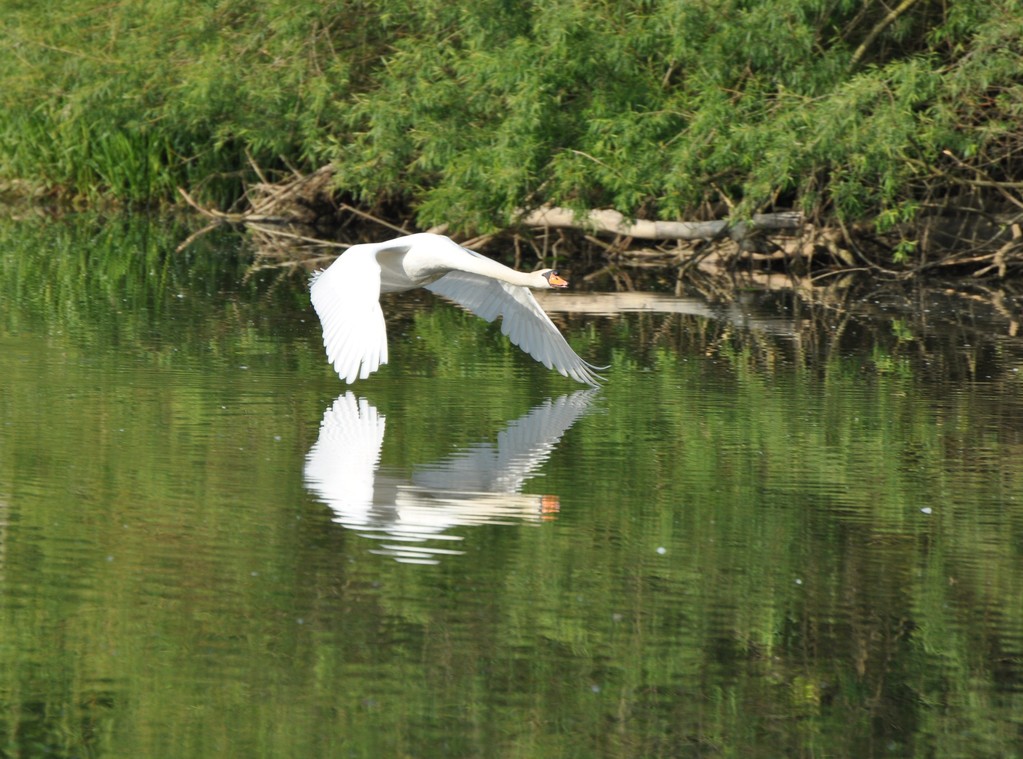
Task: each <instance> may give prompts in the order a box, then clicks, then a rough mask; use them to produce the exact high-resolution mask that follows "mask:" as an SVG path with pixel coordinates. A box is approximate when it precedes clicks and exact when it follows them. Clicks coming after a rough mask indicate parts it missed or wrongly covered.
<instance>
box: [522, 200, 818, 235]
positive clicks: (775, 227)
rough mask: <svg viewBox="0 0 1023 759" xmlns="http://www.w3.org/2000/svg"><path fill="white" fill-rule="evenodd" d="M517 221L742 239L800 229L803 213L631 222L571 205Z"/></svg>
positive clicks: (544, 209)
mask: <svg viewBox="0 0 1023 759" xmlns="http://www.w3.org/2000/svg"><path fill="white" fill-rule="evenodd" d="M520 221H521V222H522V223H523V224H525V225H527V226H531V227H560V228H570V229H581V230H585V231H590V232H594V231H595V232H609V233H611V234H616V235H622V236H623V237H633V238H636V239H640V240H716V239H719V238H721V237H729V238H731V239H732V240H736V241H741V240H744V239H746V238H748V237H750V236H751V235H753V234H755V233H757V232H762V231H767V230H772V231H785V230H801V229H802V228H803V214H801V213H799V212H798V211H786V212H782V213H761V214H754V216H753V219H752V220H751V221H748V222H747V221H738V222H732V221H729V220H727V219H722V220H718V221H651V220H648V219H636V220H635V221H630V220H629V219H628V218H626V217H625V215H624V214H621V213H619V212H618V211H614V210H611V209H600V210H594V211H588V212H586V213H583V214H577V213H576V212H575V211H573V210H571V209H570V208H561V207H558V206H541V207H540V208H537V209H535V210H532V211H529V212H528V213H525V214H523V216H522V217H521V218H520Z"/></svg>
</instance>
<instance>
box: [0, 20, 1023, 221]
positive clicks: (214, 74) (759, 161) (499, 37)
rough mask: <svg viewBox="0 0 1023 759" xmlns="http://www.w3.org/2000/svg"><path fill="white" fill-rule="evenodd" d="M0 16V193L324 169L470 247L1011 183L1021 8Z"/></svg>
mask: <svg viewBox="0 0 1023 759" xmlns="http://www.w3.org/2000/svg"><path fill="white" fill-rule="evenodd" d="M64 5H65V6H66V7H64V8H62V9H60V10H59V11H57V10H56V9H53V8H44V9H42V10H40V9H37V8H35V7H34V6H33V7H28V6H26V5H25V4H24V3H21V2H17V1H16V0H0V8H3V10H4V16H5V18H6V19H7V21H6V22H5V25H4V26H3V31H2V39H3V42H4V46H5V47H7V48H9V49H10V51H11V52H12V53H13V54H12V55H9V56H6V59H7V60H6V62H5V63H4V64H3V68H2V70H0V77H2V84H3V90H4V93H5V94H4V95H3V97H4V99H5V101H6V102H5V103H4V104H3V105H4V107H3V109H2V113H0V176H5V177H7V178H22V179H25V178H27V179H30V180H33V181H35V182H37V183H40V184H43V185H46V186H50V187H62V188H65V189H66V190H67V191H69V192H71V193H78V194H85V195H88V196H97V195H104V194H109V195H113V196H115V197H117V198H122V199H125V200H129V201H136V202H138V201H148V200H153V199H166V198H170V197H173V191H174V188H175V187H176V186H179V185H187V186H189V187H191V188H192V189H193V190H196V189H198V191H199V194H200V195H201V196H203V197H205V198H206V199H213V200H217V201H220V202H223V203H229V202H231V201H233V200H235V199H236V198H237V197H238V195H239V192H240V189H241V186H242V180H243V178H244V177H245V176H246V174H247V173H248V172H249V171H250V163H249V161H250V158H251V160H252V161H255V162H256V163H257V164H259V165H261V166H264V167H273V166H285V165H288V164H293V165H295V166H297V167H299V168H303V169H311V168H314V167H316V166H318V165H320V164H322V163H324V162H327V161H334V162H335V163H336V165H337V167H338V169H339V172H338V173H339V176H340V181H341V183H342V186H343V189H344V190H345V191H347V192H349V193H351V195H353V196H355V197H357V198H359V199H360V200H361V201H362V202H364V203H365V204H367V205H370V206H372V205H376V204H381V203H383V202H386V201H397V202H398V203H399V204H400V205H401V206H402V207H406V206H409V207H412V208H413V209H414V210H415V213H416V215H417V219H418V221H419V223H420V224H423V225H428V224H436V223H440V222H448V223H450V224H452V225H454V226H455V227H460V228H474V229H479V230H485V229H493V228H497V227H501V226H504V225H506V224H507V223H508V222H509V221H510V220H511V219H512V218H513V217H514V214H515V213H516V211H517V210H518V209H520V208H523V207H528V206H531V205H536V204H540V203H545V202H547V203H555V204H559V205H569V206H573V207H577V208H592V207H614V208H616V209H618V210H620V211H622V212H624V213H626V214H629V215H635V216H643V217H648V218H656V217H661V218H677V217H692V216H693V215H696V214H700V213H706V214H712V215H722V214H723V213H728V212H732V213H736V214H740V215H743V214H749V213H751V212H753V211H756V210H762V209H766V208H770V207H772V206H784V207H791V206H800V207H802V208H803V209H804V210H805V211H807V212H809V213H811V214H813V215H815V216H817V217H818V218H821V219H825V218H829V217H833V216H836V215H837V216H838V217H840V218H844V219H862V218H871V219H876V220H877V221H878V223H879V224H880V225H881V226H885V225H889V226H890V225H893V224H895V223H898V222H901V221H904V220H906V219H911V218H912V217H913V216H914V214H915V213H916V212H917V211H918V210H919V209H920V208H931V207H939V208H943V207H946V206H949V205H958V206H970V207H975V208H976V207H979V208H983V209H987V210H991V209H992V208H995V207H997V206H998V204H999V203H1004V202H1005V199H1004V197H1003V194H1004V193H1002V192H1001V190H1004V189H1005V188H1004V187H1002V188H995V187H994V185H995V184H997V183H998V182H1003V181H1005V180H1007V179H1011V178H1012V177H1014V176H1019V175H1020V174H1021V173H1023V172H1021V169H1023V165H1021V159H1020V156H1021V155H1023V151H1021V150H1020V148H1021V147H1023V141H1021V128H1020V126H1019V125H1020V123H1021V121H1020V116H1021V115H1023V113H1021V111H1023V105H1021V104H1023V73H1021V72H1023V31H1021V30H1023V7H1021V6H1020V4H1019V3H1017V2H1015V1H1014V0H994V2H987V1H985V2H981V0H963V1H962V2H957V3H944V4H943V3H937V2H935V1H934V0H906V2H903V3H902V4H901V5H899V6H897V10H898V11H899V12H898V13H891V12H890V8H891V6H890V5H889V4H886V3H881V2H871V3H867V4H863V3H859V2H851V0H769V2H752V1H751V0H722V1H720V2H713V3H712V2H709V1H707V0H660V1H657V0H629V1H627V2H615V3H610V2H606V1H604V0H571V1H569V0H556V1H554V2H544V3H540V2H529V1H528V0H523V1H521V2H513V0H484V1H482V2H481V1H480V0H473V1H472V2H468V0H456V1H454V2H452V1H451V0H425V1H423V0H359V1H357V2H348V3H341V2H325V3H319V2H308V1H306V2H297V3H296V2H291V3H288V2H283V0H274V1H273V2H264V3H256V2H246V1H245V0H219V1H213V0H211V1H210V2H205V3H202V4H193V3H185V2H182V1H181V0H150V1H149V2H145V3H143V2H141V0H122V1H121V2H119V3H116V4H109V3H99V2H96V0H71V1H70V2H69V3H65V4H64Z"/></svg>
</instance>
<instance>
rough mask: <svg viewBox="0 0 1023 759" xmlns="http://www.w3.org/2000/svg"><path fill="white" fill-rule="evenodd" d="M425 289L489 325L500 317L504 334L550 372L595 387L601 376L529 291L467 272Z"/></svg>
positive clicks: (439, 281)
mask: <svg viewBox="0 0 1023 759" xmlns="http://www.w3.org/2000/svg"><path fill="white" fill-rule="evenodd" d="M426 289H427V290H429V291H431V292H433V293H436V294H437V295H440V296H442V297H444V298H447V299H448V300H450V301H454V302H455V303H457V304H458V305H459V306H461V307H462V308H464V309H466V310H467V311H471V312H472V313H474V314H476V315H477V316H479V317H480V318H481V319H485V320H486V321H488V322H492V321H494V319H496V318H497V317H499V316H500V317H501V332H503V333H504V334H505V335H507V336H508V339H509V340H511V342H512V344H514V345H517V346H519V347H520V348H521V349H522V350H524V351H525V352H526V353H528V354H529V355H530V356H532V357H533V358H535V359H536V360H537V361H539V362H540V363H541V364H543V365H544V366H546V367H547V368H548V369H555V370H557V371H558V372H559V373H560V374H562V375H563V376H565V377H571V378H572V379H574V380H576V381H578V382H583V383H585V384H587V385H592V386H593V387H598V386H599V385H600V379H601V378H600V375H598V374H597V373H596V372H595V371H594V370H595V369H596V367H594V366H593V365H592V364H588V363H586V362H585V361H583V360H582V359H581V358H579V355H578V354H577V353H576V352H575V351H574V350H572V348H571V346H570V345H569V344H568V342H567V341H566V340H565V338H564V337H562V335H561V332H559V331H558V328H557V327H556V326H554V322H552V321H551V320H550V317H549V316H547V314H546V313H545V312H544V310H543V309H542V308H540V304H539V303H537V302H536V298H534V297H533V293H531V292H530V291H529V288H528V287H522V286H519V285H510V284H508V283H507V282H501V281H500V280H497V279H492V278H490V277H485V276H482V275H480V274H473V273H470V272H465V271H452V272H448V273H447V274H445V275H444V276H443V277H441V278H440V279H438V280H436V281H435V282H432V283H430V284H428V285H426Z"/></svg>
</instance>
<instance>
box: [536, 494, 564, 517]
mask: <svg viewBox="0 0 1023 759" xmlns="http://www.w3.org/2000/svg"><path fill="white" fill-rule="evenodd" d="M559 511H561V499H560V498H558V497H557V496H556V495H542V496H540V517H541V519H544V520H547V519H554V515H555V514H557V513H558V512H559Z"/></svg>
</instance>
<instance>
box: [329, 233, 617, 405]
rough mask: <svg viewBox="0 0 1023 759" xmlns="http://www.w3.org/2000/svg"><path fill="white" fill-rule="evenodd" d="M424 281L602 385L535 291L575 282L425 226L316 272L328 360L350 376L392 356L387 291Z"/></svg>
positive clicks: (555, 363)
mask: <svg viewBox="0 0 1023 759" xmlns="http://www.w3.org/2000/svg"><path fill="white" fill-rule="evenodd" d="M417 287H425V288H426V289H427V290H430V291H431V292H434V293H436V294H437V295H440V296H443V297H444V298H447V299H448V300H451V301H454V302H455V303H457V304H458V305H460V306H462V307H463V308H465V309H466V310H468V311H472V312H473V313H474V314H476V315H477V316H479V317H481V318H483V319H486V320H487V321H488V322H490V321H493V320H494V319H496V318H497V317H498V316H500V317H501V322H502V323H501V331H502V332H503V333H504V334H505V335H507V336H508V339H509V340H511V341H512V343H513V344H515V345H517V346H519V347H520V348H522V350H524V351H525V352H526V353H528V354H529V355H530V356H532V357H533V358H535V359H536V360H537V361H539V362H540V363H541V364H543V365H544V366H546V367H547V368H548V369H551V368H553V369H556V370H557V371H558V372H560V373H561V374H562V375H564V376H566V377H571V378H572V379H574V380H578V381H579V382H583V383H586V384H587V385H593V386H594V387H596V386H597V385H598V384H599V382H598V381H599V380H600V376H599V375H598V374H596V372H595V370H596V369H597V368H598V367H595V366H593V365H591V364H588V363H586V362H585V361H583V360H582V359H581V358H579V356H578V355H577V354H576V352H575V351H574V350H572V348H571V347H569V345H568V343H567V342H565V338H564V337H562V336H561V333H560V332H558V328H557V327H555V326H554V323H553V322H552V321H551V320H550V317H548V316H547V314H546V313H544V310H543V309H542V308H540V304H539V303H537V302H536V298H534V297H533V294H532V293H531V292H530V291H529V288H534V289H550V288H559V289H560V288H564V287H568V282H566V281H565V280H564V279H563V278H562V277H560V276H559V275H558V273H557V272H556V271H554V270H553V269H544V270H542V271H536V272H532V273H531V274H525V273H523V272H518V271H515V270H514V269H511V268H509V267H507V266H505V265H503V264H500V263H498V262H497V261H492V260H490V259H489V258H486V257H485V256H481V255H480V254H479V253H476V252H475V251H471V250H469V249H467V248H463V247H462V246H461V245H459V244H458V243H456V242H454V241H453V240H451V239H450V238H448V237H444V236H443V235H435V234H429V233H421V234H415V235H407V236H405V237H398V238H396V239H394V240H388V241H386V242H379V243H366V244H362V245H353V246H352V247H350V248H349V249H348V250H346V251H345V252H344V253H343V254H341V256H340V257H339V258H338V259H337V260H336V261H335V262H334V263H333V264H331V265H330V266H329V267H327V269H326V270H325V271H319V272H316V273H315V274H313V278H312V282H311V284H310V296H311V298H312V302H313V308H315V309H316V313H317V315H318V316H319V317H320V323H321V324H322V325H323V346H324V348H326V350H327V359H328V360H329V361H330V363H331V364H332V365H333V366H334V369H335V370H336V371H337V373H338V374H339V375H340V376H341V378H342V379H343V380H344V381H345V382H348V383H351V382H354V381H355V380H356V379H365V378H366V377H368V376H369V375H370V374H372V373H373V372H375V371H376V370H377V369H379V368H380V365H381V364H386V363H387V331H386V328H385V326H384V313H383V311H382V310H381V309H380V294H381V293H392V292H404V291H405V290H413V289H415V288H417Z"/></svg>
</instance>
